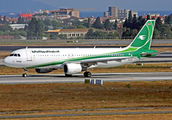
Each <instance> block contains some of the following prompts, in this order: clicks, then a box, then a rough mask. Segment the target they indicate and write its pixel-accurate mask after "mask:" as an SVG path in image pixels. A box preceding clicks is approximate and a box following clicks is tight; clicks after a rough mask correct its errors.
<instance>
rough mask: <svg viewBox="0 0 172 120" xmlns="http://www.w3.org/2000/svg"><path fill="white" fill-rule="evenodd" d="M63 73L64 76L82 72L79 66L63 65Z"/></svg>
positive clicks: (72, 64)
mask: <svg viewBox="0 0 172 120" xmlns="http://www.w3.org/2000/svg"><path fill="white" fill-rule="evenodd" d="M63 71H64V73H65V74H75V73H80V72H81V71H82V66H81V65H80V64H74V63H70V64H64V66H63Z"/></svg>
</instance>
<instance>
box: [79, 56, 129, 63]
mask: <svg viewBox="0 0 172 120" xmlns="http://www.w3.org/2000/svg"><path fill="white" fill-rule="evenodd" d="M130 58H131V57H120V58H119V57H118V58H99V59H90V60H82V61H80V63H97V62H107V61H118V62H121V61H122V60H126V59H130Z"/></svg>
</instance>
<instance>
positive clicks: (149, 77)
mask: <svg viewBox="0 0 172 120" xmlns="http://www.w3.org/2000/svg"><path fill="white" fill-rule="evenodd" d="M85 79H95V80H103V81H104V82H124V81H158V80H172V72H149V73H146V72H145V73H93V74H92V77H90V78H85V77H83V74H74V75H73V76H72V77H66V76H65V75H64V74H32V75H31V74H30V75H28V76H27V77H26V78H25V77H22V76H21V75H0V84H32V83H35V84H36V83H72V82H78V83H79V82H80V83H81V82H84V81H85Z"/></svg>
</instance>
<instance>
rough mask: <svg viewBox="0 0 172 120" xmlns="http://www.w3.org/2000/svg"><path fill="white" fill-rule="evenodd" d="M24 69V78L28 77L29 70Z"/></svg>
mask: <svg viewBox="0 0 172 120" xmlns="http://www.w3.org/2000/svg"><path fill="white" fill-rule="evenodd" d="M23 69H24V73H23V74H22V77H27V69H26V68H23Z"/></svg>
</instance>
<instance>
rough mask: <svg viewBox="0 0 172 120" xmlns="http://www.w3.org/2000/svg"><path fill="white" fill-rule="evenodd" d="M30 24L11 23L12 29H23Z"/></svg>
mask: <svg viewBox="0 0 172 120" xmlns="http://www.w3.org/2000/svg"><path fill="white" fill-rule="evenodd" d="M26 25H28V24H10V25H9V26H11V27H12V29H13V30H14V29H21V28H23V29H24V28H25V26H26Z"/></svg>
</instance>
